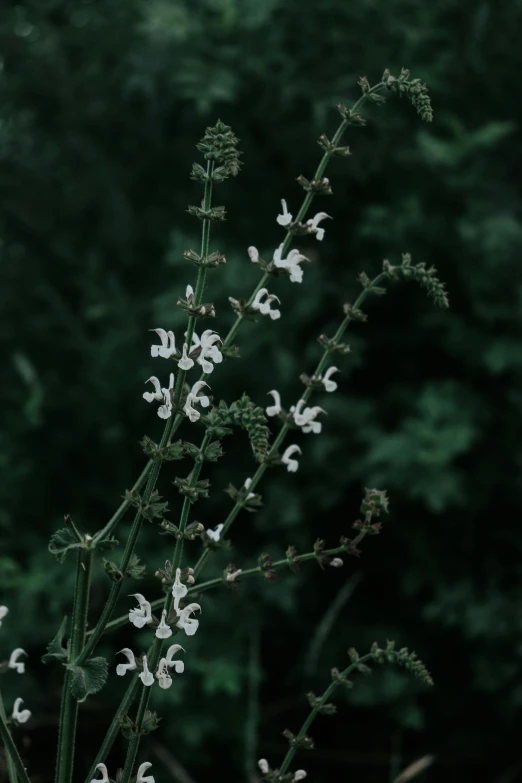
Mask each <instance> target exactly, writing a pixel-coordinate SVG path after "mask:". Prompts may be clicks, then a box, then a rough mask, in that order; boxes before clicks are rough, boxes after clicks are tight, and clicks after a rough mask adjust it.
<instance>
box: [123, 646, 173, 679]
mask: <svg viewBox="0 0 522 783" xmlns="http://www.w3.org/2000/svg"><path fill="white" fill-rule="evenodd" d="M178 650H183V647H182V646H181V644H173V645H172V646H171V647H169V649H168V650H167V654H166V656H165V657H164V658H161V660H160V662H159V664H158V668H157V670H156V673H155V674H152V672H151V671H150V670H149V666H148V662H147V656H146V655H142V656H141V661H140V662H139V664H138V661H136V657H135V655H134V653H133V652H132V650H131V649H130V648H129V647H124V648H123V650H120V653H122V654H123V655H125V657H126V658H127V663H119V664H118V665H117V666H116V674H118V675H119V676H120V677H123V676H124V675H125V674H127V672H132V671H136V670H137V669H141V672H140V675H139V677H140V680H141V681H142V683H143V684H144V685H147V686H148V687H150V686H151V685H152V684H153V683H154V679H156V680H158V683H159V686H160V688H164V689H166V688H170V686H171V685H172V677H171V676H170V669H171V668H172V667H174V671H175V672H176V674H183V672H184V670H185V664H184V663H183V661H174V660H172V659H173V656H174V655H175V654H176V653H177V652H178ZM183 652H185V651H184V650H183Z"/></svg>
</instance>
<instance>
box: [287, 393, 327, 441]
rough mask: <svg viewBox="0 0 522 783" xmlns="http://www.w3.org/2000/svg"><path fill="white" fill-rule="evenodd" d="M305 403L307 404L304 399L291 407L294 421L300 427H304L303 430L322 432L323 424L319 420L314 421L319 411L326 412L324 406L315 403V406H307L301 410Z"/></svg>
mask: <svg viewBox="0 0 522 783" xmlns="http://www.w3.org/2000/svg"><path fill="white" fill-rule="evenodd" d="M303 405H306V402H305V401H304V400H299V402H298V403H297V405H296V406H295V408H294V407H292V408H291V409H290V413H293V416H294V421H295V423H296V424H297V426H298V427H302V429H303V432H306V433H308V432H313V433H315V434H316V435H317V434H319V433H320V432H321V429H322V424H321V422H319V421H314V419H315V418H316V417H317V415H318V414H319V413H325V411H324V410H323V408H320V407H319V406H318V405H315V406H314V407H313V408H305V409H304V411H302V412H301V408H302V406H303Z"/></svg>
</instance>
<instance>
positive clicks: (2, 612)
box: [0, 606, 9, 628]
mask: <svg viewBox="0 0 522 783" xmlns="http://www.w3.org/2000/svg"><path fill="white" fill-rule="evenodd" d="M8 611H9V609H8V608H7V606H0V628H1V627H2V620H3V619H4V617H5V616H6V614H7V613H8Z"/></svg>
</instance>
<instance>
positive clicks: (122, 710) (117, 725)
mask: <svg viewBox="0 0 522 783" xmlns="http://www.w3.org/2000/svg"><path fill="white" fill-rule="evenodd" d="M139 685H140V679H139V677H138V676H136V677H134V678H133V680H132V682H131V684H130V685H129V687H128V688H127V690H126V691H125V695H124V696H123V699H122V700H121V702H120V706H119V707H118V709H117V711H116V714H115V716H114V718H113V719H112V723H111V725H110V726H109V729H108V731H107V734H106V735H105V739H104V740H103V742H102V744H101V747H100V749H99V751H98V754H97V756H96V758H95V759H94V761H93V763H92V766H91V768H90V770H89V774H88V775H87V778H86V781H85V783H90V781H91V780H92V779H93V778H94V777H95V775H96V767H97V766H98V764H102V763H105V761H106V760H107V756H108V755H109V753H110V751H111V748H112V746H113V744H114V741H115V739H116V737H117V736H118V732H119V731H120V729H121V721H120V718H121V716H122V715H124V714H126V713H127V712H128V711H129V710H130V708H131V707H132V703H133V701H134V699H135V698H136V694H137V693H138V687H139Z"/></svg>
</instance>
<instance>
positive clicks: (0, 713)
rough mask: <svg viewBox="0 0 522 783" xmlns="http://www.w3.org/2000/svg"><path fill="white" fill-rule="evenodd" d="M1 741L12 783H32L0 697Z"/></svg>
mask: <svg viewBox="0 0 522 783" xmlns="http://www.w3.org/2000/svg"><path fill="white" fill-rule="evenodd" d="M0 739H1V740H2V742H3V743H4V746H5V751H6V757H7V774H8V777H9V780H10V782H11V783H17V781H20V783H31V781H30V780H29V776H28V774H27V772H26V770H25V767H24V763H23V761H22V759H21V757H20V754H19V753H18V748H17V747H16V745H15V743H14V740H13V738H12V736H11V732H10V731H9V727H8V725H7V717H6V714H5V709H4V704H3V702H2V700H1V697H0Z"/></svg>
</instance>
